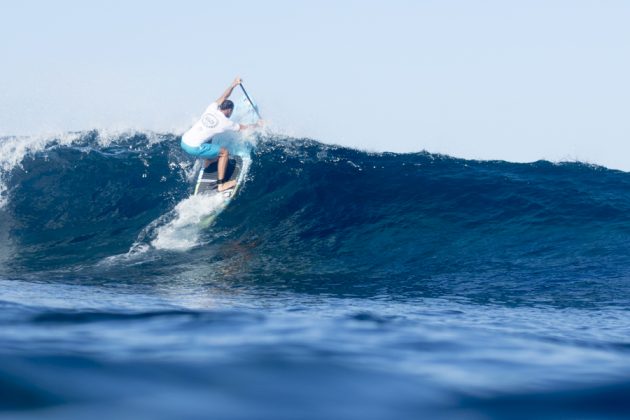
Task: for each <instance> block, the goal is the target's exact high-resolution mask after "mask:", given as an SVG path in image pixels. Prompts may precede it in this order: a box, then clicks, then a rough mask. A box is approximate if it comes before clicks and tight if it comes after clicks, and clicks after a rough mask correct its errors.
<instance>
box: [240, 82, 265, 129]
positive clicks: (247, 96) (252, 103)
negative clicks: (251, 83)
mask: <svg viewBox="0 0 630 420" xmlns="http://www.w3.org/2000/svg"><path fill="white" fill-rule="evenodd" d="M238 85H239V86H240V87H241V89H243V93H244V94H245V97H246V98H247V100H248V101H249V104H250V105H251V106H252V108H253V109H254V111H255V112H256V115H258V119H261V120H262V117H261V116H260V113H259V112H258V108H256V105H254V102H252V98H250V97H249V95H248V94H247V91H246V90H245V87H244V86H243V84H242V83H239V84H238Z"/></svg>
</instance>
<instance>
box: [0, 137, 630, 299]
mask: <svg viewBox="0 0 630 420" xmlns="http://www.w3.org/2000/svg"><path fill="white" fill-rule="evenodd" d="M98 141H99V136H98V133H88V134H86V135H84V136H82V137H81V138H80V139H79V140H78V141H74V142H73V143H72V144H71V145H68V146H61V145H58V144H56V143H55V142H53V143H52V144H51V145H49V146H48V147H46V148H45V149H44V150H41V151H39V152H37V153H33V154H29V155H27V156H25V157H24V159H23V160H22V162H21V164H20V165H19V166H16V167H15V168H13V170H12V171H11V173H10V174H8V176H6V179H7V181H6V183H7V188H8V192H7V193H6V195H7V204H6V205H5V206H4V208H3V209H2V224H3V225H4V226H8V227H9V231H8V238H9V242H10V243H11V244H12V249H13V251H12V252H13V253H14V255H12V257H11V259H10V260H9V261H8V262H7V266H8V267H9V270H8V273H7V274H11V275H19V273H20V272H22V271H29V272H32V271H40V270H50V269H73V270H77V269H80V268H81V267H84V266H90V265H93V264H95V263H97V262H99V261H101V260H102V259H103V258H106V257H109V256H112V255H116V254H121V253H125V252H127V251H128V250H129V248H130V246H131V244H133V243H134V242H135V241H137V240H138V237H139V235H140V233H141V232H142V231H143V229H145V228H146V227H147V226H149V225H151V223H152V222H153V221H155V220H156V219H158V218H159V217H160V216H161V215H165V214H167V213H168V212H169V211H171V210H172V209H173V208H175V206H176V205H177V203H180V202H181V201H182V200H184V199H185V198H186V197H187V196H188V195H189V194H190V191H191V174H192V167H191V161H190V160H189V159H188V158H187V157H186V156H184V155H183V154H182V152H181V151H180V150H179V148H178V141H177V139H176V138H174V137H172V136H164V137H163V138H161V139H159V141H154V142H151V141H150V140H149V138H148V137H147V136H146V135H143V134H136V135H133V136H128V137H126V136H122V137H120V138H118V139H116V140H115V141H113V142H111V143H110V144H108V145H107V146H105V147H103V146H100V145H99V142H98ZM629 187H630V176H629V175H628V174H626V173H623V172H618V171H612V170H607V169H604V168H602V167H594V166H589V165H584V164H580V163H566V164H552V163H549V162H536V163H532V164H512V163H506V162H481V161H466V160H460V159H454V158H451V157H448V156H438V155H431V154H428V153H419V154H404V155H399V154H369V153H365V152H360V151H356V150H351V149H345V148H340V147H331V146H326V145H323V144H320V143H317V142H314V141H307V140H296V139H278V138H267V139H263V140H262V142H261V143H260V144H259V146H258V148H257V149H256V151H255V153H254V156H253V164H252V167H251V171H250V173H249V179H248V181H247V183H246V185H245V187H244V188H243V190H242V191H241V193H240V194H239V196H238V198H237V199H236V201H234V202H233V205H231V206H230V208H229V209H228V210H227V211H225V212H224V214H223V215H222V217H220V218H219V220H218V221H217V223H216V224H215V225H214V226H213V227H212V228H211V229H208V231H207V232H205V237H204V239H203V240H202V241H201V244H206V245H211V246H208V247H205V248H204V247H203V246H199V247H197V248H194V249H191V250H190V251H191V252H192V254H193V255H195V257H194V258H197V259H199V260H207V258H211V257H212V255H214V253H215V252H216V248H217V247H221V248H225V247H237V248H244V249H246V250H247V251H246V254H247V258H246V260H245V261H243V263H242V264H241V265H240V266H239V269H238V272H235V273H233V276H234V278H238V279H241V280H240V281H242V280H243V279H247V281H250V282H254V283H260V284H265V285H274V284H275V285H276V286H281V287H289V288H291V289H292V290H296V291H300V292H306V293H310V292H314V293H319V292H326V293H333V294H339V295H359V296H365V295H372V296H374V295H384V296H388V297H391V298H401V297H402V298H404V297H417V296H430V297H439V296H458V297H466V298H470V299H474V300H478V301H492V302H504V303H527V302H529V303H536V304H538V303H549V304H553V305H559V306H581V305H587V306H588V305H620V306H627V304H628V300H626V299H624V296H626V297H627V296H629V293H628V292H630V289H629V288H628V281H627V279H628V278H629V274H630V257H629V255H628V252H627V249H628V247H629V245H630V220H629V218H628V214H630V188H629ZM200 205H203V204H200ZM202 234H203V232H202ZM147 235H148V236H150V235H151V234H150V233H148V234H147ZM148 243H149V244H150V242H148ZM241 251H242V250H241ZM241 251H236V252H241ZM243 252H245V251H243ZM164 258H167V260H168V258H170V257H164ZM173 258H175V259H178V258H188V255H176V256H174V257H173ZM164 263H165V264H168V263H167V262H166V261H165V262H164ZM287 279H290V282H289V281H287Z"/></svg>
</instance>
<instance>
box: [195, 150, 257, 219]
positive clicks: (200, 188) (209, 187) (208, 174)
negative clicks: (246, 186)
mask: <svg viewBox="0 0 630 420" xmlns="http://www.w3.org/2000/svg"><path fill="white" fill-rule="evenodd" d="M217 165H218V162H214V163H212V164H210V165H208V167H207V168H201V169H200V170H199V175H198V176H197V183H196V184H195V193H194V195H204V196H207V197H215V198H216V199H217V200H218V202H219V204H218V205H217V206H216V207H215V208H214V209H213V210H212V212H211V213H210V214H209V215H208V216H207V217H205V218H204V219H203V220H202V221H201V224H202V225H203V226H207V225H209V224H210V223H212V221H213V220H214V218H215V217H216V216H217V215H218V214H219V213H220V212H221V211H222V210H223V209H224V208H225V207H226V206H227V205H228V203H229V202H230V201H231V200H232V198H233V197H234V195H235V194H236V192H237V191H238V189H239V187H240V186H241V184H242V183H243V180H244V178H245V172H246V168H245V166H248V165H245V164H244V162H243V158H242V157H240V156H230V159H229V161H228V166H227V169H226V171H225V181H226V182H228V181H236V185H235V186H234V188H230V189H227V190H225V191H219V190H218V188H217V186H218V185H217V175H218V173H217V171H218V167H217Z"/></svg>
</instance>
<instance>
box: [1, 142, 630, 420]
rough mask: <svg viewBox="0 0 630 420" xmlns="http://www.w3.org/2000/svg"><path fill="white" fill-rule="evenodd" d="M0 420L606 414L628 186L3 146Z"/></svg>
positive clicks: (278, 147)
mask: <svg viewBox="0 0 630 420" xmlns="http://www.w3.org/2000/svg"><path fill="white" fill-rule="evenodd" d="M0 151H1V152H2V156H1V157H0V168H1V171H2V172H1V173H0V191H1V200H2V201H1V203H2V204H1V207H0V309H1V311H0V416H4V417H7V418H31V417H40V416H48V417H52V418H89V417H94V416H104V415H107V416H109V417H113V416H116V417H117V418H138V416H141V417H152V418H182V417H183V418H230V419H232V418H233V419H241V418H267V419H294V418H302V419H317V418H338V419H393V418H396V419H407V418H409V419H418V418H444V417H458V418H473V419H479V418H482V419H483V418H549V419H552V418H553V419H556V418H624V417H626V418H627V417H628V416H629V415H630V399H629V398H628V395H630V316H629V312H628V307H629V304H630V216H629V215H630V174H627V173H624V172H620V171H613V170H608V169H606V168H602V167H596V166H591V165H585V164H581V163H563V164H553V163H550V162H544V161H540V162H535V163H530V164H514V163H507V162H501V161H470V160H462V159H455V158H452V157H449V156H442V155H433V154H429V153H417V154H373V153H365V152H362V151H357V150H352V149H347V148H341V147H333V146H327V145H323V144H321V143H318V142H316V141H311V140H302V139H292V138H279V137H264V138H259V139H258V144H257V147H256V148H255V149H253V150H252V152H251V165H250V168H249V173H248V178H247V181H246V183H245V185H244V186H243V188H242V189H241V190H240V191H239V193H238V195H237V196H236V198H235V199H234V201H233V202H232V203H231V204H230V206H229V207H228V208H227V209H226V210H225V211H224V212H223V213H221V215H220V216H219V217H218V218H217V219H216V221H215V222H214V223H213V224H212V225H211V226H210V227H209V228H205V229H204V228H201V227H199V224H198V223H197V222H198V219H199V215H200V214H203V213H204V212H205V211H207V206H208V205H209V204H208V203H207V202H204V201H199V200H195V199H190V198H189V196H190V193H191V191H192V176H193V174H194V170H195V168H194V167H193V163H192V162H191V161H190V159H189V158H188V157H187V156H185V155H184V154H183V152H181V151H180V149H179V139H178V138H177V137H176V136H172V135H158V134H149V133H146V134H144V133H136V134H129V135H123V134H121V135H116V136H111V135H110V136H105V135H104V134H99V133H98V132H86V133H77V134H72V135H70V134H69V135H66V136H61V137H59V138H57V139H53V138H40V139H34V138H27V139H19V138H3V139H0Z"/></svg>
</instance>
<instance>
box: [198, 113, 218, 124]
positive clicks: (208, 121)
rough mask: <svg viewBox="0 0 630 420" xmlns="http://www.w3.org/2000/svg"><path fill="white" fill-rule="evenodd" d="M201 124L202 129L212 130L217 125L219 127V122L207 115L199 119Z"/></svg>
mask: <svg viewBox="0 0 630 420" xmlns="http://www.w3.org/2000/svg"><path fill="white" fill-rule="evenodd" d="M201 123H202V124H203V126H204V127H207V128H214V127H216V126H217V125H219V120H218V119H217V117H215V116H214V115H212V114H210V113H208V114H203V116H202V117H201Z"/></svg>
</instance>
